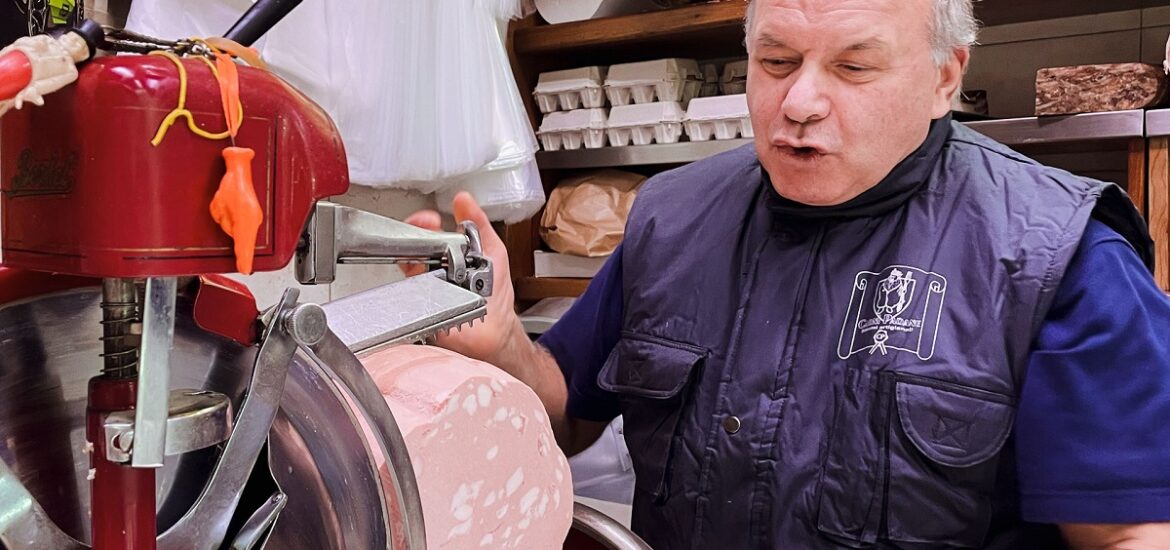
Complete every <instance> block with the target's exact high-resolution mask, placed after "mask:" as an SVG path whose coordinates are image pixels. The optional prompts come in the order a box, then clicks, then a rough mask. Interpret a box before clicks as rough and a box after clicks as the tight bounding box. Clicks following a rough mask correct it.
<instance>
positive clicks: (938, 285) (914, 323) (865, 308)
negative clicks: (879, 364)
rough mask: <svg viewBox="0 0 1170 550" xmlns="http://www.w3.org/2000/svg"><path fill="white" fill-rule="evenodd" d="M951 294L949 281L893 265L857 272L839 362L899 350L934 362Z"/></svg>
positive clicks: (843, 327) (840, 342)
mask: <svg viewBox="0 0 1170 550" xmlns="http://www.w3.org/2000/svg"><path fill="white" fill-rule="evenodd" d="M946 292H947V279H946V277H943V276H942V275H939V274H938V273H934V272H930V271H923V270H921V269H918V268H916V267H910V266H904V265H893V266H890V267H887V268H886V269H884V270H882V271H880V272H874V271H862V272H860V273H858V274H857V277H856V278H855V279H854V280H853V295H852V296H851V297H850V299H849V312H848V314H847V315H846V316H845V324H844V326H842V327H841V339H840V341H839V342H838V343H837V357H840V358H841V359H848V358H849V357H850V356H852V355H854V354H856V353H861V352H863V351H864V352H869V354H870V355H873V354H875V353H881V354H882V355H886V354H888V353H889V352H890V350H898V351H907V352H910V353H913V354H914V355H917V356H918V358H919V359H923V360H925V359H930V358H931V356H933V355H934V345H935V339H936V338H937V336H938V323H939V320H940V319H941V318H942V305H943V298H944V297H945V296H946ZM871 311H872V312H873V313H872V315H871V314H870V312H871Z"/></svg>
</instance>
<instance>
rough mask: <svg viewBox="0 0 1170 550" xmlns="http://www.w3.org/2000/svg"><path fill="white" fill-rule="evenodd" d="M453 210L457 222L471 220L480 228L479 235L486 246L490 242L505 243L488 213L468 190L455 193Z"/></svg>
mask: <svg viewBox="0 0 1170 550" xmlns="http://www.w3.org/2000/svg"><path fill="white" fill-rule="evenodd" d="M452 210H453V211H454V213H455V221H456V223H459V222H463V221H471V222H472V223H474V224H475V226H476V228H477V229H479V236H480V238H481V239H483V241H484V245H485V247H486V246H488V244H489V243H496V244H499V245H501V246H502V245H503V244H504V243H503V241H501V240H500V237H499V235H496V231H495V229H492V222H491V220H489V219H488V217H487V214H486V213H484V211H483V209H482V208H480V207H479V203H477V202H475V198H474V197H472V196H471V193H468V192H467V191H460V192H459V193H458V194H456V195H455V201H454V204H453V205H452Z"/></svg>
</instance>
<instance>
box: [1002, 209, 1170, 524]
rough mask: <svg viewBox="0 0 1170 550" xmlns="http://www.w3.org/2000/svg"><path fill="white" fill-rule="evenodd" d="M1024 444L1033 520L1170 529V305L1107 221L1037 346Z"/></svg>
mask: <svg viewBox="0 0 1170 550" xmlns="http://www.w3.org/2000/svg"><path fill="white" fill-rule="evenodd" d="M1016 444H1017V451H1016V452H1017V460H1018V465H1017V468H1018V472H1019V484H1020V499H1021V510H1022V515H1023V518H1024V519H1025V520H1027V521H1033V522H1042V523H1144V522H1163V521H1170V299H1167V297H1166V295H1165V294H1164V293H1163V292H1162V291H1161V290H1160V289H1158V287H1157V286H1156V285H1155V284H1154V281H1153V279H1152V278H1151V277H1150V274H1149V272H1148V271H1146V269H1145V267H1144V266H1143V265H1142V263H1141V261H1140V260H1139V259H1138V257H1137V254H1136V253H1135V252H1134V251H1133V249H1132V248H1131V247H1130V246H1129V244H1128V243H1126V241H1125V240H1123V239H1122V238H1121V237H1120V236H1119V235H1118V234H1117V233H1115V232H1113V230H1111V229H1109V228H1108V227H1106V226H1105V225H1104V224H1102V223H1100V222H1096V221H1093V222H1090V224H1089V226H1088V228H1087V230H1086V232H1085V234H1084V236H1083V237H1082V239H1081V243H1080V247H1079V248H1078V250H1077V253H1076V255H1075V256H1074V257H1073V259H1072V263H1071V265H1070V266H1069V268H1068V271H1067V273H1066V275H1065V278H1064V280H1063V281H1062V283H1061V285H1060V288H1059V289H1058V290H1057V293H1056V296H1055V299H1054V303H1053V306H1052V309H1051V311H1050V312H1049V313H1048V316H1047V318H1046V320H1045V323H1044V324H1043V326H1042V327H1041V329H1040V332H1039V334H1038V335H1037V337H1036V340H1035V342H1034V345H1033V350H1032V355H1031V358H1030V361H1029V365H1028V372H1027V376H1026V379H1025V382H1024V387H1023V390H1022V392H1021V397H1020V407H1019V412H1018V416H1017V423H1016Z"/></svg>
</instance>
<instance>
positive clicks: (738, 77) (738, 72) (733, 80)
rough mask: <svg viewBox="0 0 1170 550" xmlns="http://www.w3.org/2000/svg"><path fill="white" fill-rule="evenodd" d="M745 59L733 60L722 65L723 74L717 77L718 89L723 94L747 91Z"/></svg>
mask: <svg viewBox="0 0 1170 550" xmlns="http://www.w3.org/2000/svg"><path fill="white" fill-rule="evenodd" d="M747 68H748V62H747V60H746V59H745V60H743V61H735V62H733V63H728V64H726V65H724V66H723V76H722V77H720V79H719V90H720V91H721V92H723V95H735V94H742V93H745V92H747Z"/></svg>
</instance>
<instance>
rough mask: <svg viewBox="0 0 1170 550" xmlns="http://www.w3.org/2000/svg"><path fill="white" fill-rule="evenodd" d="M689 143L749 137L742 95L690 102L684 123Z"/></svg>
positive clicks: (749, 119)
mask: <svg viewBox="0 0 1170 550" xmlns="http://www.w3.org/2000/svg"><path fill="white" fill-rule="evenodd" d="M684 126H686V130H687V137H688V138H690V140H691V141H707V140H709V139H711V138H712V137H714V138H715V139H735V138H737V137H740V136H743V137H745V138H750V137H753V136H754V135H755V134H754V133H753V132H752V121H751V117H750V116H749V115H748V103H747V95H746V94H736V95H720V96H714V97H701V98H696V99H694V100H692V101H691V106H690V107H689V108H688V109H687V116H686V119H685V120H684Z"/></svg>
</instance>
